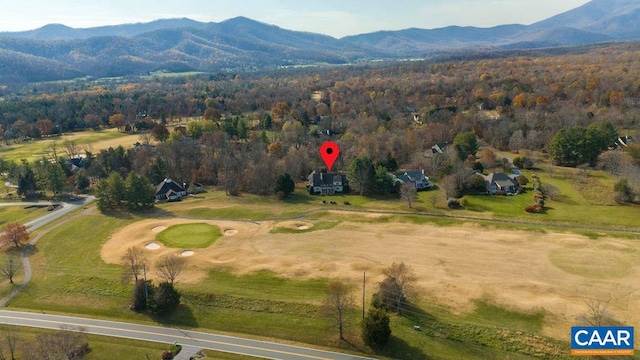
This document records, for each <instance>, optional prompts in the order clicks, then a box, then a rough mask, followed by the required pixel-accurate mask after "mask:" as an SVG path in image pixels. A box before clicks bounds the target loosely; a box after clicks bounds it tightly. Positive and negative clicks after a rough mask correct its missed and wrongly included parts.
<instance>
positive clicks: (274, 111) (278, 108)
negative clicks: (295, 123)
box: [271, 101, 290, 122]
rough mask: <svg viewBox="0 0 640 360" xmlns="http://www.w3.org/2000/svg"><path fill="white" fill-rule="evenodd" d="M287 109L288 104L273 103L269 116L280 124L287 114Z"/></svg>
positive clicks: (281, 102)
mask: <svg viewBox="0 0 640 360" xmlns="http://www.w3.org/2000/svg"><path fill="white" fill-rule="evenodd" d="M289 109H290V107H289V104H287V103H286V102H284V101H280V102H277V103H275V104H274V105H273V107H272V108H271V115H272V116H273V117H274V118H276V119H278V120H280V121H281V122H282V120H284V117H285V115H286V114H287V113H288V112H289Z"/></svg>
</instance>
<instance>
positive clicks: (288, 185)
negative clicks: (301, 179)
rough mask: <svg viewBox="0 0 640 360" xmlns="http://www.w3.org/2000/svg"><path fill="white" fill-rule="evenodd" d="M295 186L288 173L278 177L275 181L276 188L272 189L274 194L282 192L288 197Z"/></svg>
mask: <svg viewBox="0 0 640 360" xmlns="http://www.w3.org/2000/svg"><path fill="white" fill-rule="evenodd" d="M295 186H296V184H295V182H294V181H293V179H292V178H291V175H289V173H284V174H280V175H278V178H277V179H276V186H275V188H274V191H275V193H276V194H278V193H280V192H282V193H283V194H284V196H288V195H289V194H291V193H292V192H293V190H294V189H295Z"/></svg>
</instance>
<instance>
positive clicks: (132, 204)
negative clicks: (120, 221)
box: [125, 171, 156, 210]
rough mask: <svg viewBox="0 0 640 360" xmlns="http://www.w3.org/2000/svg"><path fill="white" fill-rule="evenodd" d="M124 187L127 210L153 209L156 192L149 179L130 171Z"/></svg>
mask: <svg viewBox="0 0 640 360" xmlns="http://www.w3.org/2000/svg"><path fill="white" fill-rule="evenodd" d="M125 186H126V196H125V202H126V203H127V209H129V210H142V209H150V208H152V207H153V204H154V203H155V192H156V191H155V188H154V187H153V185H152V184H151V182H150V181H149V179H147V178H146V177H145V176H143V175H139V174H136V173H135V172H134V171H132V172H130V173H129V176H127V180H126V182H125Z"/></svg>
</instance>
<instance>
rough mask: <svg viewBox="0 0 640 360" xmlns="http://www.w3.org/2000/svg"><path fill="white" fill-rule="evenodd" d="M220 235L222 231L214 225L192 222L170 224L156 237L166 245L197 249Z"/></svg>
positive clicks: (208, 244)
mask: <svg viewBox="0 0 640 360" xmlns="http://www.w3.org/2000/svg"><path fill="white" fill-rule="evenodd" d="M221 236H222V231H220V228H219V227H217V226H215V225H209V224H204V223H193V224H180V225H173V226H170V227H169V228H168V229H166V230H164V231H162V232H161V233H159V234H158V236H156V239H157V240H158V241H160V242H161V243H163V244H164V245H165V246H167V247H173V248H193V249H197V248H206V247H208V246H210V245H211V244H213V243H214V242H215V241H216V240H217V239H218V238H220V237H221Z"/></svg>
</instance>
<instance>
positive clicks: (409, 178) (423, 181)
mask: <svg viewBox="0 0 640 360" xmlns="http://www.w3.org/2000/svg"><path fill="white" fill-rule="evenodd" d="M393 180H394V181H395V182H397V183H400V184H406V183H410V184H413V187H414V188H416V190H427V189H431V188H432V187H433V184H432V183H431V182H429V177H427V176H426V175H425V174H424V170H407V171H400V172H397V173H395V174H393Z"/></svg>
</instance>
